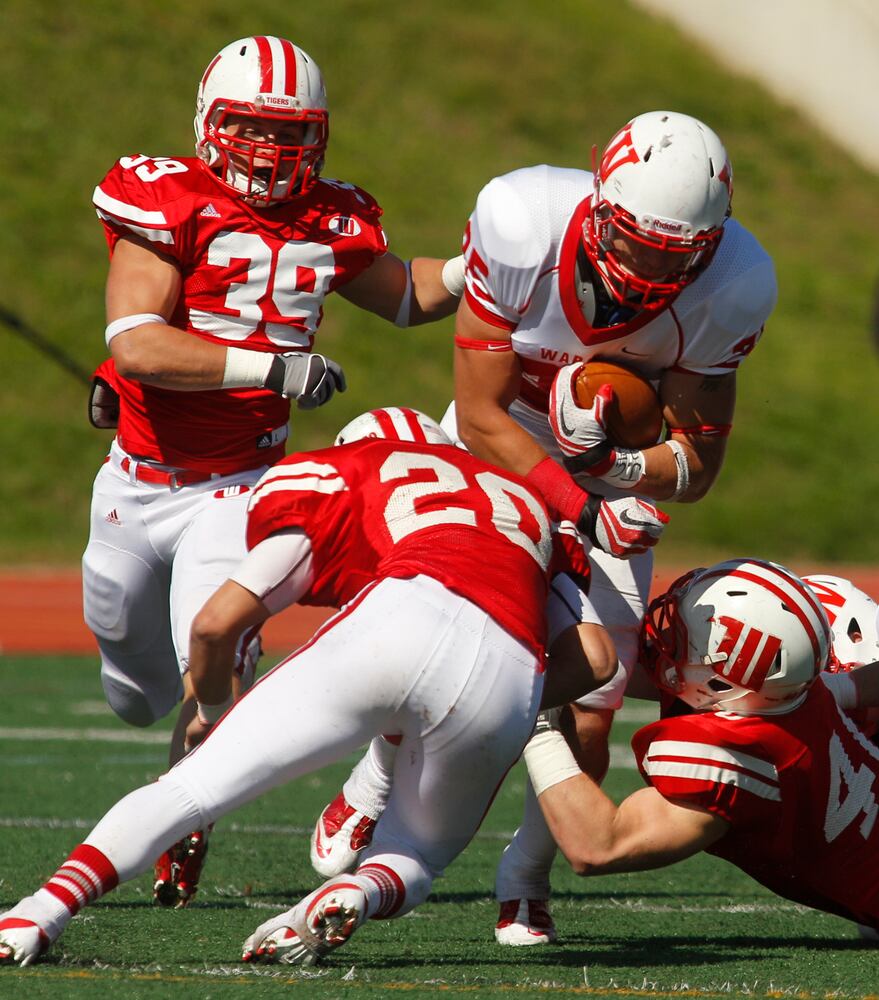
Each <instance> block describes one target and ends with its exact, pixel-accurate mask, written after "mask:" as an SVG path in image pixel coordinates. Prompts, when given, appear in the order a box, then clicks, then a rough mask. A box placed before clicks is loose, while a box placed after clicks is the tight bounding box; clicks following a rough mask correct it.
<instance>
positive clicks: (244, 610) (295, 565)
mask: <svg viewBox="0 0 879 1000" xmlns="http://www.w3.org/2000/svg"><path fill="white" fill-rule="evenodd" d="M363 435H366V436H363ZM342 437H343V439H344V440H346V441H348V442H349V443H345V444H340V445H338V446H336V447H333V448H327V449H323V450H321V451H313V452H306V453H299V454H293V455H291V456H289V457H288V458H286V459H284V460H282V461H281V462H279V463H278V464H277V465H275V466H274V467H273V468H271V469H270V470H268V471H267V472H266V473H265V475H264V476H262V478H261V479H260V480H259V481H258V482H257V483H256V484H255V486H254V487H253V489H252V490H251V491H250V499H249V507H248V516H247V544H248V546H249V549H250V551H249V553H248V555H247V557H246V558H245V559H244V560H243V561H242V563H241V564H240V565H239V566H238V567H237V568H236V569H235V571H234V573H233V574H232V575H231V578H230V579H228V580H227V581H226V582H224V583H223V584H222V585H221V586H220V587H219V588H218V589H217V590H216V591H215V593H214V594H213V595H212V596H211V598H210V599H209V600H208V602H207V603H206V604H205V606H204V607H203V608H202V609H201V611H200V612H199V613H198V615H197V616H196V618H195V621H194V623H193V634H192V640H191V644H190V664H189V667H190V674H191V680H192V684H193V689H194V692H195V695H196V697H197V701H198V707H197V714H196V716H195V718H194V719H193V720H192V721H191V723H190V726H189V730H188V737H189V742H190V743H192V744H195V747H194V749H193V750H192V751H191V752H190V753H189V754H188V755H187V756H185V757H184V758H183V759H182V760H181V761H180V762H179V763H178V764H177V765H176V766H175V767H173V768H172V769H171V770H170V771H169V772H168V773H167V774H165V775H163V776H162V777H161V778H160V779H159V780H158V781H157V782H155V783H154V784H151V785H147V786H145V787H143V788H141V789H139V790H137V791H135V792H132V793H131V794H130V795H128V796H127V797H125V798H124V799H122V800H121V801H120V802H119V803H117V804H116V805H115V806H114V807H113V808H112V809H111V810H110V811H109V813H108V814H107V815H106V816H105V817H104V819H103V820H101V821H100V822H99V823H98V825H97V826H96V827H95V829H94V830H93V831H92V832H91V833H90V834H89V836H88V837H86V839H85V842H84V843H83V844H81V845H79V846H78V847H77V848H76V849H75V850H74V851H73V853H72V854H71V855H70V857H69V858H68V859H67V860H66V861H65V863H64V864H63V865H62V866H61V868H59V869H58V871H57V872H56V873H55V875H53V876H52V878H51V879H49V881H48V882H47V883H46V884H45V885H44V886H43V887H42V888H41V889H39V890H38V891H37V892H36V893H35V894H34V895H32V896H28V897H27V898H25V899H23V900H22V901H21V902H19V903H18V905H16V906H15V907H14V908H13V909H11V910H10V911H8V912H7V913H5V914H4V915H3V916H2V919H0V961H8V962H17V963H20V964H23V965H24V964H28V963H30V962H32V961H33V960H35V959H36V958H38V957H39V956H40V955H41V954H42V953H43V951H45V949H46V948H47V947H48V946H49V944H51V942H52V941H54V940H55V939H56V938H57V937H58V936H59V934H60V933H61V932H62V930H63V929H64V927H65V926H66V924H67V923H68V922H69V920H70V919H71V918H72V917H73V916H74V915H75V914H76V913H77V912H78V911H79V909H81V907H82V906H83V905H85V904H86V903H87V902H92V901H94V900H95V899H97V898H98V897H99V896H101V895H103V894H104V893H105V892H107V891H109V890H110V889H112V888H113V887H114V886H115V885H117V884H118V882H120V881H124V880H126V879H129V878H132V877H133V876H135V875H137V874H139V873H140V872H143V871H145V870H146V869H147V868H148V866H149V865H150V863H151V861H152V860H153V858H155V856H156V854H157V853H158V852H160V851H162V850H164V849H166V848H167V847H168V845H169V844H172V843H174V842H175V841H176V840H177V839H178V838H179V837H181V836H182V835H183V834H185V833H186V831H187V830H192V829H204V828H206V827H208V826H209V825H210V824H212V823H214V822H215V821H216V820H217V819H218V818H219V817H220V816H222V815H224V814H225V813H227V812H228V811H230V810H231V809H234V808H236V807H237V806H240V805H243V804H244V803H246V802H248V801H250V800H252V799H254V798H256V797H257V796H258V795H260V794H262V793H263V792H265V791H268V790H269V789H270V788H273V787H276V786H277V785H280V784H282V783H284V782H287V781H290V780H292V779H294V778H297V777H299V776H301V775H303V774H306V773H308V772H310V771H313V770H315V769H317V768H319V767H323V766H324V765H326V764H329V763H331V762H332V761H334V760H338V759H340V758H341V757H344V756H345V755H346V754H348V753H350V752H351V751H353V750H354V749H356V748H357V747H358V746H361V745H362V744H363V743H365V742H366V741H367V740H369V739H370V738H372V737H373V736H374V735H375V734H377V733H389V734H396V735H397V736H399V737H400V739H401V751H402V752H401V753H400V754H399V755H398V758H397V765H396V769H395V773H394V787H393V791H392V793H391V795H390V798H389V801H388V803H387V807H386V809H385V811H384V813H383V816H382V819H381V821H380V822H379V824H378V825H377V827H376V830H375V834H374V837H373V841H372V845H371V846H370V848H369V849H368V850H367V851H366V852H365V853H364V854H363V856H362V857H361V858H360V861H359V865H358V867H357V870H356V871H355V872H354V873H353V874H351V875H346V876H342V877H336V878H333V879H330V880H329V881H328V882H327V883H325V884H324V885H323V886H321V888H320V889H318V890H316V891H315V892H313V893H311V894H310V895H309V896H307V897H306V898H305V899H304V900H302V901H301V902H300V903H298V904H297V905H296V906H295V907H293V909H291V910H290V911H288V912H286V913H284V914H281V915H280V916H279V917H277V918H274V919H273V920H270V921H268V922H266V923H264V924H262V925H261V926H260V927H259V928H257V930H256V931H255V932H254V933H253V934H252V935H251V936H250V938H248V940H247V942H246V943H245V952H244V957H245V959H248V960H254V961H266V962H271V961H285V962H299V963H303V964H312V963H314V962H316V961H317V960H319V959H320V958H321V957H322V956H323V955H324V954H325V953H326V952H328V951H331V950H332V949H334V948H336V947H338V946H339V945H341V944H344V943H345V941H346V940H347V939H348V938H349V937H350V935H351V934H352V933H353V932H354V930H355V929H356V928H357V927H358V926H359V925H360V924H361V923H363V921H364V920H366V919H367V918H368V917H375V918H387V917H392V916H401V915H403V914H404V913H406V912H408V911H409V910H411V909H412V908H413V907H414V906H417V905H418V904H419V903H420V902H422V901H423V900H424V899H425V898H426V897H427V894H428V892H429V890H430V886H431V883H432V880H433V879H434V878H435V877H436V876H437V875H439V874H440V873H441V872H442V871H443V869H444V868H445V867H446V866H447V865H448V864H449V863H450V862H451V861H452V859H453V858H454V857H456V856H457V854H459V853H460V851H462V850H463V849H464V847H465V846H466V844H467V843H468V841H469V840H470V838H471V837H472V836H473V834H474V833H475V831H476V829H477V827H478V826H479V823H480V822H481V820H482V817H483V815H484V813H485V811H486V810H487V808H488V806H489V804H490V802H491V799H492V796H493V795H494V792H495V790H496V788H497V786H498V785H499V783H500V782H501V780H502V779H503V777H504V775H505V774H506V772H507V770H508V769H509V767H510V766H511V765H512V764H513V762H514V761H515V760H516V758H517V757H518V755H519V753H520V752H521V750H522V747H523V746H524V744H525V741H526V740H527V738H528V736H529V734H530V732H531V729H532V727H533V724H534V719H535V717H536V715H537V710H538V707H539V704H540V699H541V691H542V688H543V674H544V656H543V650H544V646H545V638H546V637H545V632H546V626H545V620H546V619H545V603H546V598H547V589H548V573H549V569H550V563H551V558H552V556H553V548H554V545H553V538H552V530H551V524H550V519H549V516H548V514H547V511H546V507H545V505H544V502H543V499H542V497H541V496H540V493H539V492H538V491H537V490H536V489H535V488H534V487H533V486H531V485H530V484H529V483H528V482H527V481H526V480H525V479H523V478H522V477H520V476H517V475H515V474H514V473H508V472H503V471H501V470H499V469H495V468H493V467H492V466H490V465H488V464H487V463H486V462H484V461H482V460H481V459H478V458H475V457H474V456H472V455H470V454H468V453H467V452H465V451H463V450H462V449H460V448H456V447H454V446H453V445H452V444H451V442H447V443H442V442H443V441H447V439H445V436H444V434H443V432H442V431H441V430H440V428H439V426H438V425H437V424H436V423H434V422H433V421H431V420H430V419H429V418H427V417H425V416H424V415H421V414H417V413H415V412H414V411H406V410H393V411H391V410H386V411H379V413H378V415H377V416H374V417H373V419H372V421H371V422H370V421H366V422H364V421H361V422H360V424H359V425H358V427H355V428H354V429H353V430H349V431H347V432H343V434H342ZM632 502H633V501H632ZM629 503H630V501H625V502H624V504H623V506H619V505H614V503H613V502H607V501H601V502H600V504H599V507H598V509H597V511H596V513H595V515H594V518H593V521H594V523H593V525H592V526H591V527H592V528H593V529H595V531H596V532H597V534H596V537H597V538H598V539H599V540H600V541H601V540H603V541H604V542H605V543H606V542H607V536H606V535H603V534H602V533H601V532H602V530H603V529H601V528H597V527H596V525H597V524H598V522H599V521H600V520H601V519H602V515H605V516H606V517H610V518H611V520H617V519H620V518H622V519H623V520H624V517H623V515H624V513H625V510H626V506H625V505H626V504H629ZM654 540H655V539H654V538H653V537H652V536H651V535H649V534H646V535H644V536H643V537H642V538H641V539H636V538H634V537H632V539H631V541H632V544H633V545H634V544H636V543H640V544H641V545H650V544H652V543H653V541H654ZM511 580H514V581H515V588H514V589H511V587H510V581H511ZM294 602H300V603H306V604H321V605H329V606H333V607H342V610H341V611H340V612H339V613H338V614H336V615H335V616H334V617H333V618H331V619H330V621H329V622H327V623H326V624H325V625H324V626H322V627H321V628H320V629H319V630H318V632H317V633H316V634H315V635H314V637H313V638H312V639H311V641H310V642H308V643H306V644H305V645H304V646H303V647H302V648H300V649H299V650H297V651H296V652H295V653H293V654H292V655H291V656H290V657H288V658H287V659H286V660H284V661H283V662H282V663H280V664H279V665H278V666H277V667H276V668H275V669H274V670H272V671H271V672H269V673H268V674H266V675H265V676H264V677H263V678H262V679H261V680H260V681H259V683H257V684H256V685H254V686H253V687H252V688H251V689H250V690H249V691H247V692H246V693H245V694H244V695H243V696H242V697H241V698H239V699H238V700H237V701H234V702H233V690H232V677H233V674H234V667H235V660H236V655H237V649H238V646H239V644H240V637H241V635H242V633H246V631H247V630H252V629H255V628H258V627H259V626H260V625H261V624H262V622H263V621H264V620H265V619H266V618H267V617H268V616H269V615H270V614H272V613H274V612H276V611H279V610H281V609H282V608H284V607H287V606H289V605H290V604H292V603H294ZM608 666H609V667H613V666H615V662H613V661H610V662H609V664H608ZM599 682H600V679H599Z"/></svg>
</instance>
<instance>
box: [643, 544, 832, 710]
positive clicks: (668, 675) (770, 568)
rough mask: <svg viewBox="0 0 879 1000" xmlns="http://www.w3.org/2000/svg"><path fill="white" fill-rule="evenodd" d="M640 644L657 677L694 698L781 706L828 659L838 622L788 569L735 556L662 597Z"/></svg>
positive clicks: (718, 704) (713, 705) (723, 705)
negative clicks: (831, 620) (834, 623)
mask: <svg viewBox="0 0 879 1000" xmlns="http://www.w3.org/2000/svg"><path fill="white" fill-rule="evenodd" d="M642 649H643V656H642V659H643V661H644V664H645V666H647V667H648V669H651V670H652V671H653V674H654V679H655V680H656V682H657V683H658V685H659V686H660V687H661V688H663V689H664V690H666V691H668V692H670V693H672V694H674V695H676V696H677V697H678V698H680V699H681V700H682V701H685V702H686V703H687V704H688V705H690V706H691V707H693V708H696V709H711V710H713V711H724V712H725V711H729V712H735V713H736V714H738V715H775V714H780V713H782V712H789V711H791V710H792V709H794V708H796V707H797V705H799V704H800V702H801V701H802V700H803V698H804V697H805V695H806V689H807V688H808V687H809V685H810V684H811V683H812V681H813V680H814V679H815V677H817V676H818V673H819V672H820V671H821V670H823V669H824V667H825V666H826V664H827V660H828V654H829V651H830V624H829V622H828V621H827V615H826V614H825V612H824V609H823V608H822V607H821V603H820V602H819V601H818V599H817V597H816V596H815V594H814V592H813V591H812V590H811V589H810V588H809V587H808V586H807V585H806V584H804V583H803V582H802V580H800V579H799V578H798V577H796V576H794V574H793V573H791V572H790V570H788V569H785V568H784V567H783V566H778V565H776V564H775V563H770V562H764V561H762V560H759V559H733V560H730V561H729V562H723V563H719V564H718V565H716V566H712V567H710V568H709V569H697V570H693V571H692V572H691V573H688V574H687V575H686V576H684V577H681V578H680V579H679V580H677V581H676V582H675V583H674V584H672V586H671V587H670V588H669V591H668V593H666V594H665V595H663V596H662V597H660V598H659V599H658V600H656V601H654V602H653V603H652V604H651V605H650V608H649V609H648V611H647V617H646V619H645V622H644V629H643V633H642Z"/></svg>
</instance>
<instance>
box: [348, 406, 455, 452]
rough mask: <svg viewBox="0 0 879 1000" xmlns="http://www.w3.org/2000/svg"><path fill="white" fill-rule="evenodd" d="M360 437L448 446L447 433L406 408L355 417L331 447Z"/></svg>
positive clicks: (428, 419)
mask: <svg viewBox="0 0 879 1000" xmlns="http://www.w3.org/2000/svg"><path fill="white" fill-rule="evenodd" d="M363 438H387V439H389V440H391V441H414V442H416V443H417V444H451V443H452V441H451V439H450V438H449V436H448V434H446V432H445V431H444V430H443V429H442V427H440V425H439V424H438V423H437V422H436V421H435V420H434V419H433V418H432V417H429V416H428V415H427V414H426V413H421V412H420V411H419V410H410V409H409V408H408V407H406V406H386V407H384V408H383V409H380V410H369V411H368V412H367V413H361V414H360V416H359V417H355V418H354V419H353V420H352V421H350V423H347V424H345V426H344V427H343V428H342V429H341V430H340V431H339V433H338V434H337V435H336V440H335V441H334V442H333V443H334V444H350V443H351V442H352V441H360V440H362V439H363Z"/></svg>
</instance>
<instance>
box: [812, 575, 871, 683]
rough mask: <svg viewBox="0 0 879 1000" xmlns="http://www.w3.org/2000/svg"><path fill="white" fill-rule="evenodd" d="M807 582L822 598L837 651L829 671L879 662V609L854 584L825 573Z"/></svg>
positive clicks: (831, 656) (832, 655)
mask: <svg viewBox="0 0 879 1000" xmlns="http://www.w3.org/2000/svg"><path fill="white" fill-rule="evenodd" d="M803 579H804V580H805V581H806V583H808V585H809V586H810V587H811V588H812V590H814V591H815V593H816V594H817V595H818V600H819V601H820V602H821V604H822V605H823V606H824V610H825V611H826V612H827V618H828V619H829V621H830V631H831V632H832V633H833V648H832V650H831V653H830V664H829V665H828V668H827V669H828V670H832V671H839V670H851V668H852V667H860V666H863V665H864V664H865V663H874V662H875V661H876V660H879V620H877V614H879V608H877V606H876V602H875V601H874V600H873V598H872V597H870V595H869V594H865V593H864V591H863V590H860V589H858V588H857V587H856V586H855V585H854V584H853V583H852V582H851V580H845V579H843V577H841V576H825V575H824V574H823V573H816V574H814V575H812V574H810V575H809V576H804V577H803Z"/></svg>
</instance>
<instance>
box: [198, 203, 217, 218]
mask: <svg viewBox="0 0 879 1000" xmlns="http://www.w3.org/2000/svg"><path fill="white" fill-rule="evenodd" d="M198 214H199V215H200V216H201V217H202V218H204V219H219V218H220V213H219V212H218V211H217V210H216V209H215V208H214V205H213V202H210V201H209V202H208V203H207V205H205V207H204V208H203V209H202V210H201V211H200V212H199V213H198Z"/></svg>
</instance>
